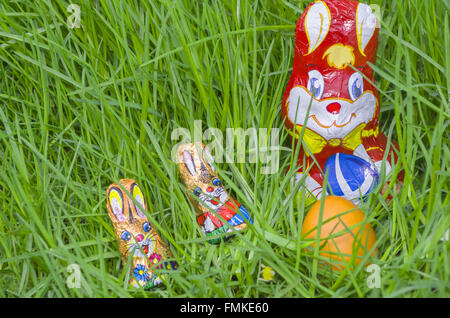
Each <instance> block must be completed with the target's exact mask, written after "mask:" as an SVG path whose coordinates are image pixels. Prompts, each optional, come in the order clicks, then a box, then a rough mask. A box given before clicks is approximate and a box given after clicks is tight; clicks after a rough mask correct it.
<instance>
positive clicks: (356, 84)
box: [348, 72, 364, 101]
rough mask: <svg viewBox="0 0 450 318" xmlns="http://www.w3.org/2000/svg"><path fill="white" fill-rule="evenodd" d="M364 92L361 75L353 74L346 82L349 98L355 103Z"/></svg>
mask: <svg viewBox="0 0 450 318" xmlns="http://www.w3.org/2000/svg"><path fill="white" fill-rule="evenodd" d="M363 92H364V81H363V77H362V75H361V73H358V72H356V73H353V74H352V76H350V79H349V80H348V93H349V95H350V98H351V99H352V100H353V101H355V100H357V99H358V98H359V97H360V96H361V95H362V93H363Z"/></svg>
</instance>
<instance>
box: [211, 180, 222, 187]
mask: <svg viewBox="0 0 450 318" xmlns="http://www.w3.org/2000/svg"><path fill="white" fill-rule="evenodd" d="M212 184H213V185H214V186H216V187H217V186H220V185H221V184H222V182H220V180H219V179H214V180H213V182H212Z"/></svg>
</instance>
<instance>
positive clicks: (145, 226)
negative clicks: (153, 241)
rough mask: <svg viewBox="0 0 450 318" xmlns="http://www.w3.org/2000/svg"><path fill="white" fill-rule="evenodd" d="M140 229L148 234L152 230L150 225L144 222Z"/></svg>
mask: <svg viewBox="0 0 450 318" xmlns="http://www.w3.org/2000/svg"><path fill="white" fill-rule="evenodd" d="M142 229H143V230H144V232H150V231H151V229H152V227H151V225H150V223H149V222H145V223H144V224H143V225H142Z"/></svg>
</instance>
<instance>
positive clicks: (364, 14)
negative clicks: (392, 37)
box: [356, 3, 377, 56]
mask: <svg viewBox="0 0 450 318" xmlns="http://www.w3.org/2000/svg"><path fill="white" fill-rule="evenodd" d="M376 26H377V18H376V17H375V14H373V12H372V9H371V7H370V6H368V5H367V4H363V3H360V4H359V5H358V8H357V9H356V37H357V38H358V48H359V51H360V52H361V54H362V55H364V56H366V55H365V54H364V50H365V49H366V46H367V44H368V43H369V41H370V39H371V38H372V36H373V34H374V33H375V28H376Z"/></svg>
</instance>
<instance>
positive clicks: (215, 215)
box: [177, 142, 252, 244]
mask: <svg viewBox="0 0 450 318" xmlns="http://www.w3.org/2000/svg"><path fill="white" fill-rule="evenodd" d="M177 155H178V158H177V160H178V168H179V174H180V179H181V181H182V182H183V183H184V185H185V186H186V188H187V192H188V197H189V199H190V201H191V202H192V205H193V206H194V209H195V214H196V218H197V223H198V224H199V226H200V228H201V231H202V233H203V234H204V235H205V237H208V238H209V237H211V236H220V235H221V234H222V233H230V232H232V231H233V228H234V229H235V230H243V229H245V228H246V227H247V223H246V222H250V223H252V220H251V218H250V215H249V213H248V212H247V211H246V209H245V208H244V207H243V206H242V205H241V204H240V203H239V202H237V201H236V200H235V199H234V198H232V197H231V196H230V195H229V194H228V192H227V191H226V190H225V188H224V186H223V184H222V181H221V180H220V178H219V175H218V173H217V171H216V169H215V167H214V160H213V157H212V155H211V153H210V151H209V149H208V147H206V146H205V145H204V144H202V143H201V142H197V143H188V144H184V145H181V146H179V148H178V151H177ZM222 237H229V236H222ZM220 240H221V237H214V238H211V239H209V240H208V242H209V243H211V244H217V243H219V242H220Z"/></svg>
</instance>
